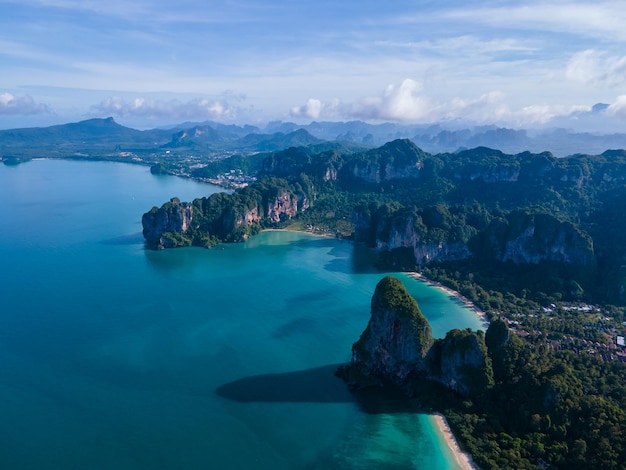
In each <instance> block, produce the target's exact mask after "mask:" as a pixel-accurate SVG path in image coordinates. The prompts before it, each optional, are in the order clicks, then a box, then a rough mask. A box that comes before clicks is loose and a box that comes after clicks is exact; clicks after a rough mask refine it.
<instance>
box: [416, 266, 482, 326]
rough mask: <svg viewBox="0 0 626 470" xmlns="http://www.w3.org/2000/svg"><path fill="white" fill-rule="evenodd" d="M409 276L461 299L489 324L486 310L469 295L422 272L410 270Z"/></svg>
mask: <svg viewBox="0 0 626 470" xmlns="http://www.w3.org/2000/svg"><path fill="white" fill-rule="evenodd" d="M407 274H408V275H409V276H411V277H412V278H413V279H417V280H418V281H422V282H425V283H426V284H428V285H429V286H432V287H435V288H437V289H439V290H440V291H442V292H445V293H446V294H448V295H450V296H452V297H455V298H457V299H458V300H459V301H461V302H462V303H463V304H464V305H465V306H466V307H467V308H469V309H470V310H472V311H473V312H474V313H476V315H478V316H479V317H480V319H481V321H482V322H483V324H484V325H485V327H487V326H488V325H489V320H488V319H487V315H486V314H485V312H483V311H482V310H481V309H479V308H478V307H477V306H476V305H475V304H474V303H473V302H472V301H471V300H469V299H468V298H467V297H465V296H463V295H461V294H460V293H458V292H457V291H455V290H452V289H450V288H449V287H446V286H444V285H443V284H441V283H440V282H436V281H431V280H430V279H428V278H427V277H424V276H423V275H422V274H420V273H416V272H410V273H407Z"/></svg>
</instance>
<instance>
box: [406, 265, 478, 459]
mask: <svg viewBox="0 0 626 470" xmlns="http://www.w3.org/2000/svg"><path fill="white" fill-rule="evenodd" d="M407 275H408V276H410V277H412V278H413V279H415V280H418V281H420V282H424V283H426V284H428V285H429V286H431V287H434V288H436V289H438V290H440V291H441V292H445V293H446V294H447V295H450V296H452V297H454V298H456V299H458V300H459V301H460V302H462V303H463V305H465V307H467V308H468V309H470V310H471V311H473V312H474V313H475V314H476V315H477V316H478V317H479V318H480V320H481V321H482V323H483V324H484V325H485V327H487V326H488V325H489V320H488V319H487V315H486V314H485V312H483V311H482V310H481V309H480V308H478V307H477V306H476V305H475V304H474V303H473V302H472V301H471V300H469V299H468V298H467V297H465V296H464V295H462V294H461V293H459V292H457V291H455V290H453V289H450V288H449V287H446V286H444V285H443V284H441V283H440V282H436V281H432V280H430V279H428V278H427V277H424V276H423V275H422V274H420V273H417V272H409V273H407ZM431 417H432V420H433V421H434V424H435V427H436V428H437V431H438V432H439V434H440V435H441V437H442V438H443V440H444V442H445V444H446V445H447V447H448V448H449V449H450V452H452V455H453V456H454V460H455V462H456V464H457V465H458V467H459V468H460V469H461V470H477V469H478V468H479V467H478V466H477V465H476V464H475V463H474V461H473V459H472V456H471V454H469V453H467V452H463V451H462V450H461V447H460V446H459V443H458V441H457V440H456V437H454V433H453V432H452V429H450V425H449V424H448V421H447V420H446V418H445V416H444V415H443V414H441V413H435V414H433V415H431Z"/></svg>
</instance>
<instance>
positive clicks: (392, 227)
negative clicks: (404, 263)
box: [374, 215, 471, 265]
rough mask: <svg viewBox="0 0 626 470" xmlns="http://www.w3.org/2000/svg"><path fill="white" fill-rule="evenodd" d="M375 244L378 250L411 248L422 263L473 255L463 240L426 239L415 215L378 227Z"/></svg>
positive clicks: (458, 258) (396, 219) (418, 262)
mask: <svg viewBox="0 0 626 470" xmlns="http://www.w3.org/2000/svg"><path fill="white" fill-rule="evenodd" d="M374 246H375V248H376V250H378V251H392V250H395V249H397V248H410V249H411V250H412V251H413V255H414V256H415V261H416V263H417V264H420V265H423V264H426V263H429V262H431V261H452V260H462V259H466V258H468V257H469V256H470V255H471V251H470V249H469V247H468V246H467V244H466V243H463V242H462V241H447V240H446V241H425V240H424V237H423V234H422V233H419V232H418V231H417V229H416V224H415V216H413V215H411V216H407V217H400V218H395V219H394V220H393V221H392V222H391V223H390V224H388V225H382V226H380V227H378V228H377V237H376V240H375V245H374Z"/></svg>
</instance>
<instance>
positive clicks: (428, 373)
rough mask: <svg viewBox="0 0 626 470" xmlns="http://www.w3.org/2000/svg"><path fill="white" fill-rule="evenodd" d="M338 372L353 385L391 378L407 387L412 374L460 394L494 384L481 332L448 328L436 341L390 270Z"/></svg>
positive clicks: (475, 392)
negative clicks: (362, 329)
mask: <svg viewBox="0 0 626 470" xmlns="http://www.w3.org/2000/svg"><path fill="white" fill-rule="evenodd" d="M337 375H338V376H339V377H341V378H343V379H344V380H346V382H348V384H349V386H350V387H352V388H365V387H370V386H380V385H384V384H386V383H391V384H394V385H396V386H399V387H401V388H403V389H405V390H407V391H410V389H411V381H412V380H423V379H428V380H435V381H438V382H440V383H442V384H443V385H445V386H446V387H448V388H449V389H451V390H453V391H455V392H456V393H458V394H460V395H463V396H477V395H480V394H482V393H483V392H484V391H485V390H486V389H487V388H489V387H491V386H492V385H493V371H492V367H491V360H490V359H489V356H488V354H487V347H486V345H485V335H484V334H483V333H482V332H472V331H470V330H464V331H460V330H452V331H450V332H448V334H447V335H446V337H445V338H444V339H441V340H437V341H434V340H433V337H432V333H431V329H430V325H429V324H428V321H427V320H426V318H425V317H424V316H423V315H422V313H421V312H420V310H419V307H418V305H417V302H416V301H415V300H414V299H413V298H412V297H411V296H410V294H409V293H408V292H407V291H406V289H405V287H404V285H403V284H402V283H401V282H400V281H399V280H398V279H395V278H393V277H390V276H387V277H385V278H384V279H382V280H381V281H380V282H379V283H378V285H377V286H376V291H375V292H374V295H373V297H372V306H371V317H370V320H369V323H368V325H367V327H366V328H365V331H363V333H362V334H361V337H360V338H359V340H358V341H357V342H356V343H354V345H353V346H352V360H351V362H350V364H348V365H346V366H342V367H340V368H339V369H338V371H337Z"/></svg>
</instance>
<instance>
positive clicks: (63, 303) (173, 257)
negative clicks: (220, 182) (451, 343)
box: [0, 160, 480, 469]
mask: <svg viewBox="0 0 626 470" xmlns="http://www.w3.org/2000/svg"><path fill="white" fill-rule="evenodd" d="M217 190H219V188H216V187H212V186H208V185H203V184H199V183H195V182H192V181H188V180H183V179H179V178H174V177H169V176H154V175H151V174H150V173H149V171H148V169H147V168H144V167H139V166H132V165H124V164H115V163H84V162H73V161H52V160H39V161H32V162H29V163H27V164H22V165H19V166H16V167H7V166H4V165H0V198H1V199H0V200H1V201H2V202H1V203H0V221H1V222H0V236H1V238H0V260H2V261H1V263H2V264H1V265H0V266H1V269H0V436H1V438H0V468H10V469H13V468H15V469H22V468H28V469H31V468H32V469H74V468H75V469H83V468H90V469H111V468H115V469H171V468H189V469H196V468H198V469H209V468H215V469H252V468H254V469H300V468H303V469H318V468H319V469H333V468H341V469H349V468H353V469H361V468H376V469H378V468H389V469H400V468H429V469H445V468H455V465H454V464H453V463H451V462H452V459H451V456H450V454H449V451H448V450H447V449H446V448H445V446H442V444H441V439H440V436H438V434H437V433H436V432H434V430H433V429H432V427H431V423H430V421H429V420H428V418H427V417H426V416H423V415H415V414H413V413H410V412H409V411H408V409H407V408H406V407H405V406H404V403H403V401H402V400H401V399H399V398H397V397H396V398H389V399H388V398H384V399H383V398H380V397H377V396H369V395H368V394H364V395H362V396H360V397H358V399H356V398H355V397H354V396H353V395H352V394H350V393H349V392H348V391H347V389H346V387H345V385H344V384H343V383H342V382H341V381H340V380H338V379H336V378H335V377H334V376H333V372H334V370H335V368H336V366H337V364H340V363H343V362H346V361H348V359H349V357H350V348H351V345H352V343H353V342H354V341H355V340H356V339H357V338H358V336H359V334H360V333H361V331H362V330H363V329H364V327H365V325H366V324H367V320H368V317H369V301H370V298H371V295H372V293H373V290H374V287H375V285H376V283H377V282H378V280H380V278H381V277H382V276H383V274H380V273H375V272H371V271H368V270H367V269H364V268H363V266H366V265H367V263H365V262H364V256H365V255H363V254H362V253H361V252H359V251H358V250H357V251H355V250H354V248H353V246H352V245H351V244H350V243H348V242H344V241H339V240H331V239H326V238H320V237H313V236H309V235H305V234H297V233H289V232H266V233H263V234H261V235H259V236H257V237H254V238H253V239H252V240H250V241H249V242H247V243H246V244H240V245H224V246H220V247H217V248H214V249H211V250H205V249H196V248H190V249H177V250H165V251H159V252H155V251H146V250H145V249H144V246H143V240H142V237H141V234H140V231H141V223H140V218H141V214H142V213H143V212H145V211H146V210H148V209H149V208H150V207H152V206H153V205H160V204H161V203H163V202H164V201H166V200H167V199H169V198H170V197H173V196H178V197H180V198H181V199H182V200H190V199H192V198H194V197H199V196H203V195H207V194H209V193H211V192H215V191H217ZM399 277H400V278H401V279H402V281H403V282H405V284H406V285H407V287H408V288H409V290H410V292H411V293H412V294H413V295H414V296H416V298H417V299H418V302H419V304H420V307H421V309H422V311H423V312H424V313H425V315H426V316H427V317H429V319H430V320H431V324H432V327H433V330H434V333H435V335H439V336H442V335H444V334H445V332H446V331H447V330H448V329H450V328H454V327H458V328H466V327H471V328H478V327H480V321H479V320H478V318H477V317H476V316H475V315H474V314H473V313H471V312H469V311H468V310H467V309H465V308H464V307H462V306H461V305H459V304H458V303H455V302H454V301H453V300H451V299H450V298H449V297H448V296H447V295H445V294H443V293H441V292H439V291H437V290H435V289H433V288H430V287H428V286H426V285H425V284H423V283H420V282H418V281H415V280H413V279H411V278H409V277H408V276H405V275H399ZM390 403H391V405H390Z"/></svg>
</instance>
